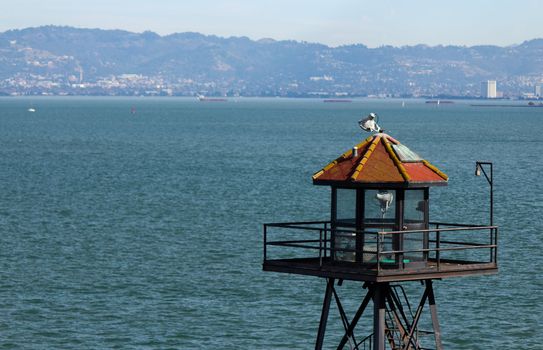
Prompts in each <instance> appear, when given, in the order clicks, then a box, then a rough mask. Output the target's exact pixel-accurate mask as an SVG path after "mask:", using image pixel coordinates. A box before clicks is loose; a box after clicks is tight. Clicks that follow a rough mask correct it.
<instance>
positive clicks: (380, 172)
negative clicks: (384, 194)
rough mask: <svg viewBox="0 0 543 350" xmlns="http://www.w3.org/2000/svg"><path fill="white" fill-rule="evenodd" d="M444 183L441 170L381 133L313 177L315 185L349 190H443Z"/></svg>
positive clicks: (446, 177)
mask: <svg viewBox="0 0 543 350" xmlns="http://www.w3.org/2000/svg"><path fill="white" fill-rule="evenodd" d="M354 148H356V149H357V151H356V152H354ZM447 181H448V176H447V175H446V174H444V173H443V172H442V171H441V170H439V169H438V168H436V167H435V166H433V165H432V164H430V163H429V162H428V161H427V160H425V159H422V158H421V157H420V156H419V155H418V154H416V153H415V152H413V151H411V150H410V149H409V148H408V147H406V146H405V145H403V144H401V143H400V142H399V141H397V140H396V139H394V138H393V137H391V136H389V135H387V134H384V133H378V134H375V135H372V136H370V137H368V138H367V139H365V140H364V141H362V142H361V143H359V144H358V145H356V146H355V147H353V149H350V150H348V151H347V152H345V153H343V154H342V155H341V156H339V157H338V158H337V159H336V160H334V161H333V162H331V163H330V164H328V165H327V166H325V167H324V168H323V169H321V170H319V171H318V172H317V173H315V174H314V175H313V184H315V185H342V186H349V187H365V186H380V185H385V186H393V187H422V186H443V185H447Z"/></svg>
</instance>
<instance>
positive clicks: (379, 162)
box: [263, 133, 498, 350]
mask: <svg viewBox="0 0 543 350" xmlns="http://www.w3.org/2000/svg"><path fill="white" fill-rule="evenodd" d="M482 164H488V163H481V162H478V163H477V171H478V172H480V170H481V168H482ZM483 170H484V169H483ZM485 176H486V172H485ZM487 179H489V178H488V177H487ZM447 182H448V177H447V175H445V174H444V173H443V172H441V171H440V170H439V169H438V168H436V167H435V166H433V165H432V164H430V163H429V162H428V161H426V160H424V159H422V158H421V157H420V156H419V155H417V154H416V153H415V152H413V151H411V150H410V149H409V148H408V147H406V146H405V145H403V144H401V143H400V142H398V141H397V140H395V139H394V138H393V137H391V136H389V135H387V134H384V133H377V134H374V135H372V136H370V137H369V138H367V139H366V140H364V141H363V142H361V143H360V144H358V145H356V146H355V147H353V148H352V149H351V150H348V151H347V152H345V153H343V154H342V155H341V156H340V157H339V158H337V159H336V160H334V161H333V162H331V163H330V164H328V165H327V166H325V167H324V168H323V169H322V170H320V171H318V172H317V173H315V175H313V184H315V185H322V186H330V188H331V214H330V220H326V221H312V222H291V223H271V224H264V262H263V269H264V271H275V272H284V273H294V274H301V275H310V276H318V277H322V278H325V279H326V291H325V294H324V301H323V307H322V314H321V318H320V324H319V330H318V334H317V340H316V345H315V349H317V350H320V349H322V346H323V341H324V336H325V330H326V324H327V320H328V313H329V309H330V304H331V301H332V298H334V300H335V302H336V304H337V308H338V310H339V313H340V317H341V320H342V323H343V326H344V329H345V333H344V335H343V337H342V338H341V339H338V343H339V345H338V346H337V349H343V348H344V346H345V345H346V344H347V343H349V344H350V348H351V349H374V350H384V349H430V348H435V349H442V345H441V336H440V329H439V322H438V317H437V308H436V302H435V298H434V291H433V283H432V281H433V280H434V279H442V278H447V277H455V276H467V275H483V274H493V273H497V271H498V266H497V248H498V246H497V235H498V228H497V227H496V226H492V219H491V224H490V226H486V225H474V224H457V223H443V222H432V221H430V215H429V200H430V194H429V189H430V187H432V186H446V185H447ZM489 182H490V180H489ZM491 198H492V196H491ZM491 217H492V216H491ZM344 280H350V281H361V282H363V288H364V289H366V295H365V297H364V298H363V299H362V303H361V305H360V307H359V308H358V310H357V311H356V313H355V314H354V315H353V317H352V318H351V319H349V317H348V316H347V313H346V312H345V310H344V308H343V306H342V303H341V300H340V298H339V295H338V293H337V289H336V286H341V285H342V283H343V281H344ZM406 281H420V285H421V286H422V289H421V293H420V295H422V296H421V297H420V300H418V303H410V302H409V300H408V297H407V294H406V293H405V289H404V288H403V285H402V283H403V282H406ZM370 302H372V303H373V333H371V334H369V335H366V336H364V335H363V336H362V337H360V336H356V335H355V329H356V326H357V323H358V321H359V320H360V319H361V317H362V315H363V313H364V311H365V310H366V308H367V306H368V305H369V303H370ZM426 303H428V306H429V310H430V313H431V321H432V322H431V323H432V327H433V330H428V331H424V330H422V329H419V327H418V324H419V320H420V317H421V314H422V311H423V309H424V307H425V305H426ZM429 339H430V340H429ZM429 343H431V344H429Z"/></svg>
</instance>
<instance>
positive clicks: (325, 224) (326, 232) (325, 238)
mask: <svg viewBox="0 0 543 350" xmlns="http://www.w3.org/2000/svg"><path fill="white" fill-rule="evenodd" d="M327 241H328V223H327V222H325V223H324V248H325V249H324V258H327V257H328V249H326V246H327V243H326V242H327Z"/></svg>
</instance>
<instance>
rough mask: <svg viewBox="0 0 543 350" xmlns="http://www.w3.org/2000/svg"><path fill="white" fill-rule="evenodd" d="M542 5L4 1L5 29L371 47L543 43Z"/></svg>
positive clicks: (381, 0) (0, 14)
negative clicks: (75, 29) (41, 28)
mask: <svg viewBox="0 0 543 350" xmlns="http://www.w3.org/2000/svg"><path fill="white" fill-rule="evenodd" d="M542 14H543V0H448V1H442V0H410V1H409V0H396V1H392V0H372V1H366V0H335V1H330V0H328V1H321V0H252V1H251V0H193V1H185V0H0V31H5V30H8V29H18V28H25V27H35V26H40V25H48V24H54V25H69V26H75V27H81V28H104V29H125V30H129V31H135V32H142V31H145V30H151V31H154V32H157V33H159V34H162V35H163V34H170V33H175V32H186V31H193V32H200V33H204V34H215V35H219V36H226V37H228V36H248V37H249V38H251V39H260V38H274V39H294V40H305V41H310V42H320V43H324V44H328V45H331V46H337V45H342V44H353V43H361V44H365V45H368V46H370V47H376V46H381V45H394V46H401V45H414V44H428V45H438V44H443V45H447V44H454V45H467V46H472V45H478V44H492V45H500V46H507V45H511V44H519V43H521V42H522V41H524V40H529V39H533V38H543V20H542V19H541V18H542V17H541V16H542Z"/></svg>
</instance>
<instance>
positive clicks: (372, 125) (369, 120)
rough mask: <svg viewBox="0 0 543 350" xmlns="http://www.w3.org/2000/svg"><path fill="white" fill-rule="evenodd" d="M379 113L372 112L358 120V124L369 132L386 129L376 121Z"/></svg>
mask: <svg viewBox="0 0 543 350" xmlns="http://www.w3.org/2000/svg"><path fill="white" fill-rule="evenodd" d="M376 119H377V114H375V113H370V114H368V116H367V117H366V118H364V119H362V120H359V121H358V126H360V129H362V130H364V131H367V132H372V131H376V132H383V131H384V130H383V129H381V127H380V126H379V125H377V122H376Z"/></svg>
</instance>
